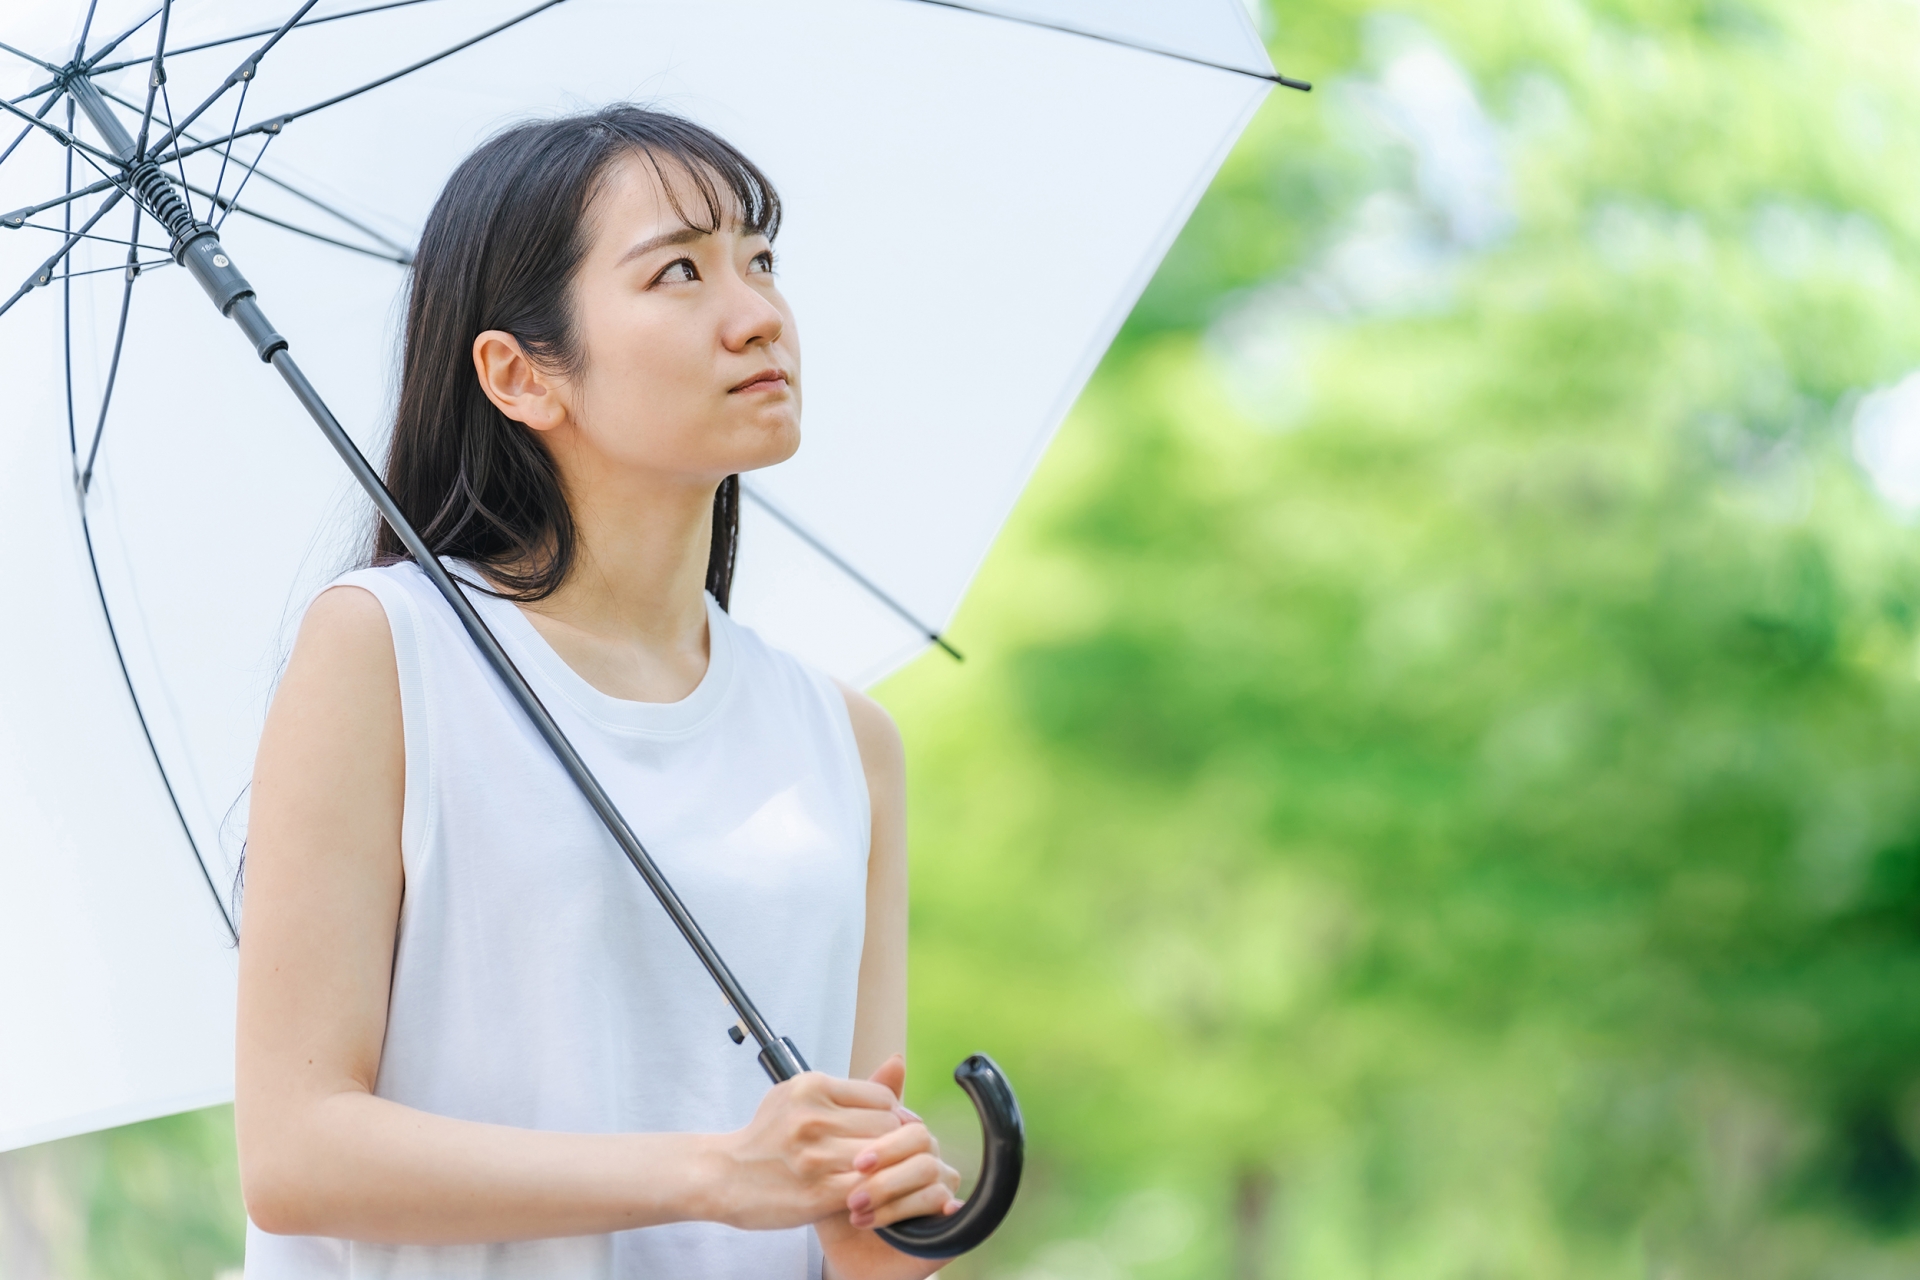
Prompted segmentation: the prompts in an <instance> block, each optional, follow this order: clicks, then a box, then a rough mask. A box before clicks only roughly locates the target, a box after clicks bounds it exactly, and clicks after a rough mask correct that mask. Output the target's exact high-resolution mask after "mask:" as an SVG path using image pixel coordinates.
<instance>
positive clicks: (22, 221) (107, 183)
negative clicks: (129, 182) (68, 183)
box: [0, 178, 120, 229]
mask: <svg viewBox="0 0 1920 1280" xmlns="http://www.w3.org/2000/svg"><path fill="white" fill-rule="evenodd" d="M119 186H120V184H119V183H118V182H116V181H114V180H113V179H111V178H108V179H105V180H103V181H100V182H96V183H94V184H93V185H92V186H90V187H81V188H80V189H79V190H78V191H72V192H69V193H68V194H66V195H64V196H55V197H54V198H53V199H51V200H42V201H41V202H40V203H39V204H30V205H28V206H26V207H25V208H24V209H15V210H13V211H12V212H11V213H8V214H6V215H4V216H0V226H5V227H7V228H9V229H11V228H13V227H24V226H26V225H27V219H28V218H31V217H33V216H34V215H36V214H41V213H45V212H46V211H47V210H49V209H58V208H59V207H60V206H61V205H63V204H72V203H73V202H74V201H75V200H84V199H86V197H88V196H97V195H99V194H100V193H101V192H102V191H105V190H107V189H109V188H118V187H119Z"/></svg>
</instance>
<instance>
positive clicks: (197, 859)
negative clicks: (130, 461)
mask: <svg viewBox="0 0 1920 1280" xmlns="http://www.w3.org/2000/svg"><path fill="white" fill-rule="evenodd" d="M80 533H81V536H82V537H83V538H84V539H85V540H86V544H87V567H88V568H89V569H91V570H92V571H93V591H94V594H95V595H96V596H98V597H99V598H100V616H101V617H102V618H104V619H105V620H106V623H107V638H108V639H109V640H111V641H112V642H113V659H114V661H115V662H117V663H119V664H120V679H121V682H122V683H123V684H125V685H126V688H127V700H128V701H129V702H131V703H132V704H133V715H134V719H136V720H138V721H139V722H140V736H141V737H143V738H145V739H146V740H147V754H148V755H149V756H151V757H153V767H154V770H155V771H156V772H157V773H159V775H160V785H161V786H162V787H164V788H165V789H166V792H167V803H168V804H170V805H172V806H173V816H174V818H175V819H177V820H178V821H179V823H180V834H181V835H183V836H185V837H186V838H187V848H189V849H191V850H192V851H193V861H194V865H195V866H197V867H199V868H200V878H201V879H202V880H204V881H205V882H206V885H207V892H208V893H211V894H212V895H213V905H214V906H215V907H217V908H219V911H220V922H221V923H222V924H224V925H225V926H226V927H227V936H228V937H229V938H231V939H232V940H233V941H234V942H235V943H236V944H237V943H238V942H239V941H240V931H239V930H238V929H236V928H235V927H234V924H233V913H232V912H231V911H229V910H228V909H227V900H226V899H225V898H223V897H221V896H220V890H219V889H217V888H215V887H214V883H213V873H212V872H211V871H209V870H207V860H206V858H205V857H203V856H202V855H201V853H200V842H199V841H198V840H195V839H194V838H193V828H192V827H190V826H188V825H187V815H186V811H185V810H183V809H182V808H181V807H180V797H179V795H178V794H177V793H176V792H175V791H174V789H173V778H172V777H171V776H170V775H169V774H168V773H167V766H166V762H165V761H163V760H161V758H160V747H159V745H158V744H157V743H155V742H154V740H153V729H152V728H151V727H150V726H149V725H148V724H147V711H146V708H145V707H143V706H141V705H140V694H139V691H138V690H136V689H135V688H134V687H133V673H132V672H130V671H128V670H127V655H126V654H125V653H124V652H122V650H121V648H120V631H119V629H118V628H117V627H115V626H114V625H113V609H112V607H111V606H109V605H108V604H107V589H106V584H105V583H103V582H101V580H100V562H99V560H98V559H97V558H95V556H94V553H93V522H92V521H90V520H89V519H87V510H86V505H85V503H84V502H82V504H81V507H80Z"/></svg>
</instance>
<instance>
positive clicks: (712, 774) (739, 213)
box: [235, 107, 959, 1280]
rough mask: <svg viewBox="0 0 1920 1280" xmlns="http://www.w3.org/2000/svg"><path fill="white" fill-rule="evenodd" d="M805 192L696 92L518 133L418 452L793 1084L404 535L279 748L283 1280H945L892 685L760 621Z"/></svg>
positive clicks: (273, 1135) (419, 476)
mask: <svg viewBox="0 0 1920 1280" xmlns="http://www.w3.org/2000/svg"><path fill="white" fill-rule="evenodd" d="M779 221H780V206H779V201H778V197H777V196H776V195H775V193H774V191H773V188H772V187H771V186H770V185H769V184H768V182H767V180H766V179H765V177H764V176H762V175H761V173H760V172H759V171H758V170H757V169H756V168H754V166H753V165H752V164H751V163H749V162H748V161H747V160H746V159H745V157H743V156H741V155H740V154H739V153H738V152H737V151H735V150H734V149H733V148H732V147H731V146H729V145H728V144H727V143H725V142H724V141H722V140H721V139H719V138H717V137H715V136H714V135H713V134H711V133H709V132H707V131H705V130H703V129H700V128H698V127H696V126H694V125H692V124H689V123H687V122H686V121H683V120H680V119H677V118H674V117H671V116H666V115H661V114H657V113H652V112H646V111H641V110H638V109H635V108H630V107H618V108H611V109H608V110H605V111H601V112H598V113H596V114H592V115H586V116H576V117H570V118H566V119H560V120H553V121H548V122H543V123H538V124H530V125H525V126H522V127H519V128H515V129H513V130H511V131H509V132H507V133H505V134H502V135H501V136H499V137H496V138H495V139H493V140H492V141H491V142H488V143H487V144H486V145H485V146H483V147H481V148H480V150H478V151H477V152H475V153H474V155H473V156H471V157H470V158H469V159H468V160H467V161H466V162H465V163H464V164H463V165H462V166H461V167H460V168H459V170H458V171H456V172H455V174H454V175H453V177H452V178H451V179H450V180H449V181H448V183H447V187H446V190H445V191H444V192H443V193H442V195H441V197H440V200H439V203H438V204H437V205H436V206H435V208H434V211H433V214H432V216H431V217H430V218H429V220H428V223H427V227H426V231H425V233H424V235H423V237H422V240H421V244H420V252H419V256H418V258H417V260H416V261H415V264H414V278H413V287H412V295H411V299H410V304H409V309H408V315H407V329H406V350H405V362H404V369H403V373H402V377H401V387H400V397H399V410H398V415H397V420H396V424H395V428H394V436H393V445H392V454H391V458H390V461H389V464H388V472H387V479H388V484H389V486H390V487H391V488H392V490H393V492H394V494H395V495H396V497H397V498H398V500H399V502H400V505H401V506H402V508H403V509H404V510H405V511H406V512H407V514H408V515H409V517H410V518H411V519H412V520H413V521H414V522H415V523H416V526H417V527H418V528H420V529H421V531H422V532H423V534H424V535H425V537H426V540H427V542H428V544H429V545H431V546H433V547H434V548H435V549H436V551H437V552H438V553H439V554H440V555H441V556H442V557H443V558H444V559H445V560H446V562H447V563H448V564H449V565H451V566H453V567H454V569H455V571H456V573H457V574H458V576H460V577H462V578H464V579H465V580H466V581H468V582H469V583H472V584H473V589H472V590H470V591H469V594H470V595H471V596H472V597H473V598H474V600H475V602H476V605H477V607H478V608H479V609H480V610H481V613H482V616H483V617H484V618H485V619H486V620H487V622H488V625H489V626H490V627H491V629H492V630H493V631H494V633H495V634H496V635H497V636H499V638H500V639H501V641H502V643H503V644H504V645H505V646H506V648H507V650H508V652H509V653H510V654H511V656H512V657H513V659H514V661H515V663H516V664H517V665H518V666H519V667H520V669H521V670H522V671H523V672H525V673H526V675H527V676H528V678H529V679H530V680H531V681H532V682H533V685H534V687H535V689H536V690H537V691H538V693H539V694H540V697H541V699H542V700H543V701H544V702H545V703H546V704H547V706H548V707H549V708H550V709H551V710H552V711H553V713H554V715H555V716H556V718H557V719H558V720H559V721H560V723H561V726H562V727H563V728H564V729H565V730H566V732H567V733H568V734H569V736H570V737H571V738H572V739H573V741H574V743H575V745H576V746H577V747H578V748H579V749H580V751H581V754H582V755H583V756H585V758H586V759H587V761H588V763H589V764H590V765H591V766H592V768H593V769H594V770H595V772H596V773H597V774H598V775H599V777H600V779H601V780H602V782H603V783H604V784H605V785H606V787H607V789H608V791H609V792H610V793H611V794H612V795H613V797H614V799H615V800H616V802H617V803H619V804H620V806H621V808H622V810H623V812H625V813H626V814H627V816H628V818H629V820H630V821H632V823H633V824H634V826H635V828H636V829H637V830H638V831H639V832H640V834H641V836H642V838H643V839H644V840H646V841H647V844H648V846H649V848H650V850H651V851H652V852H653V853H654V855H655V856H656V858H657V860H658V861H659V863H660V865H661V868H662V870H663V871H664V872H665V873H666V875H667V877H668V878H669V879H670V880H671V881H672V882H673V884H674V885H675V887H676V888H677V889H678V890H679V891H680V893H681V894H682V896H683V897H684V898H685V899H686V900H687V902H688V904H689V906H690V907H691V908H692V909H693V910H694V912H695V914H696V915H697V916H698V917H699V918H700V920H701V921H702V923H703V925H704V926H705V928H706V929H707V930H708V932H709V933H710V935H711V936H712V937H713V939H714V941H715V943H716V945H718V946H719V948H720V950H721V952H722V953H723V954H724V955H725V956H727V958H728V960H729V961H730V963H731V964H732V965H733V966H734V968H735V970H736V972H738V973H739V975H740V977H741V980H742V981H743V983H744V984H745V985H746V986H747V988H748V989H749V990H750V991H752V992H753V993H754V995H755V998H756V999H757V1000H758V1001H759V1002H760V1004H761V1007H762V1009H763V1010H764V1011H765V1012H766V1013H767V1015H768V1017H769V1019H770V1020H771V1021H772V1022H773V1023H774V1024H775V1025H777V1026H779V1027H781V1028H782V1029H785V1030H788V1032H789V1034H790V1035H791V1036H792V1038H793V1039H794V1041H795V1042H796V1043H797V1044H798V1045H799V1046H800V1048H801V1051H802V1052H803V1053H804V1054H805V1055H806V1056H807V1058H808V1059H809V1060H810V1061H811V1062H812V1063H813V1064H814V1065H815V1066H816V1067H817V1068H818V1070H817V1071H815V1072H810V1073H808V1074H806V1075H802V1076H800V1077H798V1078H797V1079H794V1080H791V1081H788V1082H787V1083H785V1084H782V1085H780V1086H778V1087H776V1088H773V1089H771V1090H769V1089H767V1087H766V1078H765V1076H764V1075H763V1074H762V1073H761V1071H760V1068H759V1066H758V1064H757V1063H756V1061H755V1059H754V1053H753V1050H752V1048H751V1047H748V1048H739V1047H736V1046H735V1045H734V1044H733V1043H732V1042H731V1040H730V1039H729V1038H728V1036H727V1034H726V1028H727V1025H728V1023H729V1022H731V1021H732V1015H731V1013H730V1012H729V1011H728V1010H727V1009H726V1006H725V1005H724V1004H723V1003H722V1002H721V1001H720V999H719V997H718V995H717V994H716V993H715V992H714V990H713V988H712V986H711V983H710V982H709V980H708V979H707V977H706V975H705V973H704V971H703V970H701V969H700V967H699V965H698V963H697V962H696V961H695V960H694V958H693V956H692V954H691V952H689V951H688V950H687V948H686V946H685V944H684V943H683V942H682V940H681V939H680V937H679V935H678V933H677V932H676V931H675V930H674V929H673V927H672V926H671V924H670V923H669V921H668V919H667V917H666V916H665V914H664V913H663V912H662V911H661V910H660V908H659V907H658V905H657V904H656V903H655V902H654V900H653V899H652V897H651V895H650V894H649V893H648V892H647V889H646V887H645V885H644V884H643V883H642V882H641V880H640V878H639V877H638V876H637V875H635V874H634V873H633V870H632V869H631V867H630V866H628V865H627V863H626V860H625V859H624V858H623V857H622V856H621V855H620V854H619V852H618V851H617V849H616V847H615V846H614V844H613V843H612V841H611V840H610V839H609V837H608V836H607V835H606V834H605V832H604V831H603V830H602V829H601V828H600V826H599V825H598V823H597V821H596V820H595V819H594V817H593V815H592V812H591V811H590V810H589V809H588V808H587V805H586V803H585V802H584V801H583V800H582V799H581V798H580V796H579V795H578V794H577V793H576V792H575V791H574V789H573V786H572V784H571V783H570V782H569V781H568V779H567V778H566V776H565V774H563V773H562V772H561V770H560V768H559V766H558V765H557V764H556V763H555V762H554V761H553V760H552V759H551V758H550V757H549V755H548V753H547V751H546V749H545V748H544V747H543V746H542V745H541V743H540V741H539V739H538V738H536V737H535V736H534V733H533V730H532V729H531V727H530V726H529V725H528V724H527V723H526V722H525V720H524V717H522V716H521V714H520V713H519V712H518V710H517V709H516V708H515V707H514V706H513V704H512V703H511V702H509V701H508V699H507V696H506V694H505V692H504V691H503V690H502V689H501V688H500V687H499V685H498V682H497V681H496V680H495V679H494V678H493V677H492V676H491V674H490V673H489V672H488V670H487V668H486V667H485V666H484V665H483V664H482V662H481V660H480V657H479V655H478V653H477V652H475V651H474V649H473V647H472V645H471V643H470V642H469V641H468V640H467V639H466V637H465V635H464V633H463V632H462V631H461V630H460V627H459V624H458V623H457V622H456V621H455V619H454V616H453V613H452V611H451V610H450V609H448V608H447V606H446V604H445V602H444V601H442V600H441V599H440V598H439V597H438V595H437V594H436V593H435V592H434V591H433V589H432V588H431V586H430V585H429V584H428V583H427V581H426V578H425V576H424V575H423V574H422V573H421V572H420V570H419V569H418V568H417V567H416V566H415V565H413V564H412V563H411V562H408V561H406V560H405V559H403V558H402V554H401V551H400V548H399V546H398V544H397V542H396V541H395V540H394V539H393V538H392V536H391V534H390V533H389V532H388V531H385V530H382V531H381V534H380V537H379V539H378V543H377V554H376V557H375V563H376V565H377V566H378V567H375V568H371V569H364V570H360V571H358V572H355V573H350V574H348V575H346V576H345V577H344V578H342V579H340V581H339V582H338V583H336V584H335V585H334V586H333V587H332V588H331V589H329V590H328V591H326V592H324V593H322V594H321V595H320V596H319V597H318V599H316V600H315V602H314V603H313V605H312V607H311V608H310V609H309V610H308V612H307V615H306V619H305V621H304V623H303V625H302V627H301V630H300V636H299V640H298V642H297V644H296V646H295V648H294V652H293V656H292V658H291V660H290V662H289V664H288V667H287V671H286V674H285V677H284V679H283V681H282V683H281V685H280V688H279V691H278V693H277V695H276V697H275V699H274V703H273V707H272V711H271V713H270V715H269V716H268V721H267V727H266V732H265V735H264V736H263V738H262V739H261V744H260V754H259V759H258V763H257V766H256V772H255V776H254V787H253V798H252V818H251V826H250V830H249V839H248V859H247V901H246V922H245V927H244V929H243V932H242V940H241V947H240V1023H239V1061H238V1088H237V1100H236V1111H235V1118H236V1122H237V1125H238V1129H239V1140H240V1164H241V1175H242V1183H243V1186H244V1189H245V1194H246V1201H247V1210H248V1214H249V1216H250V1218H251V1220H252V1227H251V1229H250V1231H249V1235H248V1245H247V1275H248V1276H249V1277H250V1280H283V1278H287V1277H300V1278H302V1280H305V1278H307V1277H343V1278H344V1277H348V1276H353V1277H366V1276H381V1277H384V1276H393V1277H400V1276H405V1277H443V1276H444V1277H463V1278H467V1277H486V1278H493V1277H527V1278H528V1280H532V1278H534V1277H538V1278H539V1280H570V1278H573V1277H580V1278H585V1277H615V1276H619V1277H629V1276H630V1277H642V1276H644V1277H650V1278H658V1280H698V1278H702V1277H737V1278H738V1280H780V1278H783V1277H791V1280H802V1278H803V1277H814V1276H819V1275H821V1274H822V1267H823V1256H824V1266H825V1271H826V1274H827V1275H837V1276H842V1277H847V1278H848V1280H865V1278H869V1277H870V1278H872V1280H895V1278H900V1280H909V1278H913V1277H920V1276H925V1275H927V1274H929V1273H930V1272H931V1271H932V1270H934V1267H933V1265H932V1264H929V1263H925V1262H922V1261H919V1260H917V1259H913V1258H910V1257H907V1256H905V1255H903V1254H900V1253H897V1252H895V1251H894V1250H892V1249H891V1248H889V1247H888V1246H887V1245H886V1244H885V1243H884V1242H883V1241H882V1240H880V1239H879V1238H878V1237H877V1236H876V1235H875V1234H874V1233H873V1230H872V1228H874V1227H876V1226H884V1225H887V1224H889V1223H892V1222H896V1221H899V1220H901V1219H903V1218H909V1217H914V1216H918V1215H923V1214H938V1213H943V1212H952V1211H954V1210H955V1209H957V1208H958V1207H959V1206H958V1203H957V1201H955V1199H954V1194H953V1193H954V1190H955V1188H956V1187H957V1185H958V1179H957V1177H956V1175H955V1174H954V1171H953V1170H952V1169H950V1168H949V1167H948V1166H947V1165H945V1164H944V1163H942V1161H941V1160H940V1155H939V1149H938V1147H937V1145H936V1144H935V1142H934V1140H933V1138H932V1137H931V1136H930V1135H929V1134H928V1132H927V1129H926V1127H925V1126H924V1125H922V1124H920V1123H919V1122H918V1120H917V1118H916V1117H914V1116H913V1114H912V1113H911V1112H908V1111H906V1110H904V1109H903V1108H902V1107H901V1106H900V1104H899V1093H900V1087H901V1081H902V1077H903V1074H904V1068H903V1063H902V1059H901V1056H900V1055H901V1050H902V1048H903V1047H904V1043H905V1032H906V1008H905V1005H906V981H905V963H906V850H905V827H904V818H903V804H904V797H903V793H902V760H901V749H900V741H899V738H898V735H897V734H896V733H895V731H894V728H893V725H892V723H891V721H889V719H888V718H887V716H886V713H885V712H883V711H881V710H880V708H879V707H877V706H876V705H875V704H874V703H872V702H870V701H869V700H867V699H866V698H864V697H862V696H861V695H860V694H858V693H855V692H854V691H852V690H850V689H845V688H840V687H837V686H836V685H834V684H833V683H832V682H831V681H830V680H828V679H827V678H826V677H824V676H822V675H820V674H819V673H817V672H814V671H812V670H811V669H809V668H807V667H805V666H803V665H802V664H801V663H799V662H798V661H797V660H795V659H794V658H792V657H789V656H788V655H786V654H784V653H781V652H780V651H778V650H776V649H773V648H770V647H769V646H768V645H766V644H765V643H764V642H762V641H761V640H760V639H759V638H758V637H757V636H755V635H754V634H753V633H752V632H751V631H748V630H746V629H745V628H743V627H741V626H739V625H738V624H736V623H734V622H733V621H732V620H731V619H730V618H729V617H728V616H727V613H726V604H727V596H728V591H729V587H730V584H731V579H732V573H733V556H734V546H735V540H736V528H737V525H736V520H737V500H738V492H739V489H738V485H739V481H738V475H739V473H740V472H743V471H749V470H752V469H754V468H756V467H764V466H769V465H771V464H773V463H776V462H779V461H781V460H783V459H785V458H787V457H789V456H790V455H791V454H792V453H793V452H794V450H795V448H797V447H798V445H799V442H800V399H801V396H800V388H801V379H800V349H799V344H798V341H797V338H796V335H795V329H794V320H793V315H792V313H791V311H790V310H789V308H788V306H787V303H786V301H785V300H784V299H783V298H782V297H781V295H780V291H779V288H778V286H777V284H776V283H775V275H774V270H773V245H772V242H773V238H774V236H775V234H776V233H777V232H778V229H779Z"/></svg>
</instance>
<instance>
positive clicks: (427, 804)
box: [329, 569, 433, 881]
mask: <svg viewBox="0 0 1920 1280" xmlns="http://www.w3.org/2000/svg"><path fill="white" fill-rule="evenodd" d="M329 586H332V587H359V588H361V589H362V590H364V591H368V592H371V593H372V595H373V598H374V599H376V600H378V601H379V602H380V607H381V609H382V610H383V611H384V612H385V613H386V615H387V631H388V633H389V634H390V635H391V636H392V637H393V665H394V669H395V670H396V671H397V672H398V673H399V676H400V734H401V742H402V753H403V755H404V758H405V761H406V780H405V787H404V789H403V791H402V798H401V816H400V863H401V866H402V867H403V868H404V869H405V871H406V873H407V879H408V880H409V881H413V880H415V879H416V878H417V875H418V873H419V871H420V870H421V869H422V865H421V864H422V859H424V858H425V857H426V853H427V837H428V834H429V825H430V820H431V818H432V814H433V769H432V761H431V759H430V758H429V756H428V742H427V686H426V664H425V663H424V662H422V661H421V654H420V635H419V626H418V623H417V619H416V618H415V616H414V611H413V601H412V600H411V599H409V598H408V593H407V589H406V586H405V585H404V584H403V583H400V582H397V581H395V580H394V575H393V574H392V573H391V572H388V571H385V570H381V569H357V570H355V571H354V572H352V573H348V574H344V575H342V576H341V577H339V578H336V579H334V581H333V582H332V583H330V584H329Z"/></svg>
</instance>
